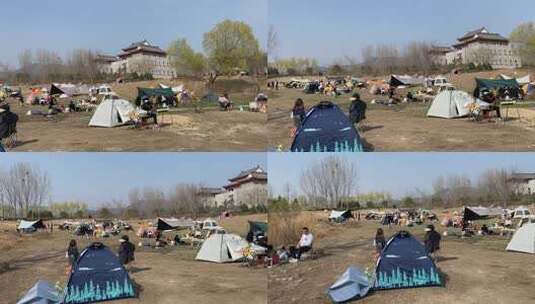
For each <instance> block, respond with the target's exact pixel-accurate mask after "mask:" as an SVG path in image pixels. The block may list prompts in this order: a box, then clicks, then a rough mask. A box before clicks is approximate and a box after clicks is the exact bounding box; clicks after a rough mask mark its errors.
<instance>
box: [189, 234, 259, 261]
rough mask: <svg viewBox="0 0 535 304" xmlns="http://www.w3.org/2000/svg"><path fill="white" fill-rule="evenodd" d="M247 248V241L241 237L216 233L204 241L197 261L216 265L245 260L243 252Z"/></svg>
mask: <svg viewBox="0 0 535 304" xmlns="http://www.w3.org/2000/svg"><path fill="white" fill-rule="evenodd" d="M247 246H249V245H248V243H247V241H245V240H244V239H243V238H241V237H240V236H239V235H236V234H226V233H225V234H222V233H216V234H212V235H211V236H210V237H209V238H208V239H206V240H205V241H204V243H203V244H202V247H201V250H199V252H198V253H197V257H196V258H195V259H196V260H199V261H208V262H215V263H226V262H236V261H239V260H241V259H243V257H244V256H243V252H242V250H243V249H244V248H245V247H247Z"/></svg>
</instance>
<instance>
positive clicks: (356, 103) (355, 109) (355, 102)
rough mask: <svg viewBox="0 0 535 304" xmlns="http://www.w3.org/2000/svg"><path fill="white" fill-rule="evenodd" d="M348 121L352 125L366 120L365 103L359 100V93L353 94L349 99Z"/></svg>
mask: <svg viewBox="0 0 535 304" xmlns="http://www.w3.org/2000/svg"><path fill="white" fill-rule="evenodd" d="M349 119H350V120H351V122H352V123H353V124H358V123H359V122H361V121H362V120H364V119H366V103H365V102H364V101H362V100H361V99H360V95H359V93H355V94H353V96H352V97H351V105H350V106H349Z"/></svg>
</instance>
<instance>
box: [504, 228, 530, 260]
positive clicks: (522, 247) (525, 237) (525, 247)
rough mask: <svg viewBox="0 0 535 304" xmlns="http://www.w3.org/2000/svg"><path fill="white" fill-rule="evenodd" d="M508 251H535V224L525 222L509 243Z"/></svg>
mask: <svg viewBox="0 0 535 304" xmlns="http://www.w3.org/2000/svg"><path fill="white" fill-rule="evenodd" d="M506 250H508V251H518V252H526V253H535V224H534V223H529V224H524V225H523V226H522V227H520V228H519V229H518V230H517V231H516V232H515V234H514V235H513V238H512V239H511V241H510V242H509V244H508V245H507V249H506Z"/></svg>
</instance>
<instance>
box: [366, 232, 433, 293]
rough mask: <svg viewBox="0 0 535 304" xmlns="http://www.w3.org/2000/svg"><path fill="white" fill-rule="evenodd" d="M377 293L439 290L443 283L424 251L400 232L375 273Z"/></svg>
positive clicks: (420, 245) (407, 235) (409, 235)
mask: <svg viewBox="0 0 535 304" xmlns="http://www.w3.org/2000/svg"><path fill="white" fill-rule="evenodd" d="M375 276H376V277H375V284H374V287H375V289H395V288H406V287H423V286H440V285H442V281H441V278H440V274H439V272H438V270H437V268H436V266H435V263H434V262H433V260H431V258H430V257H429V256H428V255H427V252H426V250H425V247H424V245H423V244H422V243H420V241H418V240H417V239H415V238H414V237H413V236H412V235H411V234H410V233H409V232H407V231H400V232H398V233H397V234H396V235H394V236H393V237H392V238H391V239H390V240H389V241H388V242H387V244H386V246H385V248H384V249H383V251H382V252H381V256H380V257H379V260H378V261H377V268H376V269H375Z"/></svg>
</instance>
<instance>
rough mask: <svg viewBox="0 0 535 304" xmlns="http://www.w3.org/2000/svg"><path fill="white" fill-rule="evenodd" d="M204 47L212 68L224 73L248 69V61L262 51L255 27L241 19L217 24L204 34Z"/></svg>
mask: <svg viewBox="0 0 535 304" xmlns="http://www.w3.org/2000/svg"><path fill="white" fill-rule="evenodd" d="M203 47H204V50H205V53H206V55H207V57H208V62H209V64H210V68H211V69H212V70H214V71H216V72H217V73H218V74H223V75H231V74H233V73H234V72H235V71H236V69H241V70H246V69H248V65H247V64H248V62H249V61H250V60H253V59H254V58H257V56H258V54H260V53H261V51H260V47H259V43H258V40H257V39H256V37H255V36H254V33H253V29H252V28H251V26H249V25H248V24H246V23H245V22H241V21H231V20H225V21H222V22H220V23H218V24H216V25H215V27H214V28H213V29H212V30H211V31H210V32H208V33H205V34H204V39H203Z"/></svg>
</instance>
